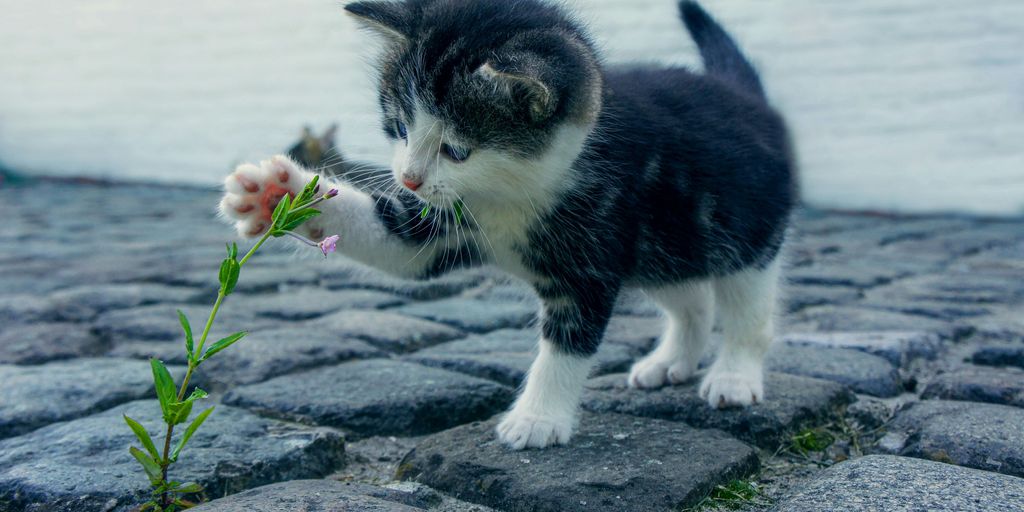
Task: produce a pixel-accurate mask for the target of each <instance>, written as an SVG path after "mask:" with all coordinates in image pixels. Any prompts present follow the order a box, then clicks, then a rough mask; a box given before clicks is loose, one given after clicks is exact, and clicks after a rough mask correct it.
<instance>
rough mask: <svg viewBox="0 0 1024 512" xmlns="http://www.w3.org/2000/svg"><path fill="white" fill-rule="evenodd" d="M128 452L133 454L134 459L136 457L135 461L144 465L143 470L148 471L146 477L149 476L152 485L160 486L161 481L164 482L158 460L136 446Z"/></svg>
mask: <svg viewBox="0 0 1024 512" xmlns="http://www.w3.org/2000/svg"><path fill="white" fill-rule="evenodd" d="M128 451H129V452H131V454H132V457H135V460H137V461H139V464H142V469H144V470H145V471H146V475H147V476H149V481H150V483H152V484H153V485H158V484H159V483H160V481H161V480H163V475H161V469H160V464H158V463H157V461H156V460H153V459H151V458H150V457H149V455H146V454H145V453H144V452H143V451H142V450H140V449H138V448H136V447H134V446H132V447H130V448H128Z"/></svg>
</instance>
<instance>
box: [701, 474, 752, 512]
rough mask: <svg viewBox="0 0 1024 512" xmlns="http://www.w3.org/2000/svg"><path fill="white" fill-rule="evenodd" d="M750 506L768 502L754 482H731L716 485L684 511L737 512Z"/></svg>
mask: <svg viewBox="0 0 1024 512" xmlns="http://www.w3.org/2000/svg"><path fill="white" fill-rule="evenodd" d="M752 505H759V506H767V505H768V501H767V500H765V499H764V498H763V496H762V495H761V490H760V489H759V488H758V487H757V484H756V483H754V482H748V481H746V480H733V481H731V482H729V483H727V484H725V485H716V486H715V488H714V489H712V490H711V493H710V494H708V495H707V496H705V497H704V499H702V500H700V501H699V502H698V503H697V504H696V505H694V506H693V507H691V508H688V509H686V511H688V512H689V511H698V510H715V509H723V508H724V509H727V510H739V509H741V508H745V507H748V506H752Z"/></svg>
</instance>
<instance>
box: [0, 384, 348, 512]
mask: <svg viewBox="0 0 1024 512" xmlns="http://www.w3.org/2000/svg"><path fill="white" fill-rule="evenodd" d="M122 414H127V415H128V416H130V417H132V418H134V419H136V420H138V421H140V422H141V423H142V424H143V425H146V426H147V428H149V430H150V435H152V436H153V441H154V443H156V444H157V445H158V446H159V445H161V444H162V442H163V441H162V439H163V435H162V433H159V432H157V428H154V427H158V426H159V425H161V423H160V419H159V418H160V406H159V405H158V404H157V403H156V402H155V401H148V400H147V401H136V402H131V403H128V404H125V405H122V406H119V407H116V408H114V409H111V410H109V411H106V412H104V413H102V414H96V415H93V416H89V417H86V418H82V419H78V420H74V421H69V422H66V423H57V424H54V425H51V426H49V427H45V428H42V429H40V430H37V431H35V432H32V433H31V434H27V435H24V436H19V437H15V438H11V439H6V440H3V441H0V507H5V508H3V510H38V511H43V510H46V511H53V512H93V511H95V512H100V511H103V512H127V511H128V510H130V509H131V508H132V507H133V506H134V505H135V504H138V503H140V502H141V501H144V499H145V497H146V496H147V495H148V494H149V489H148V486H149V482H148V481H146V478H145V476H144V474H142V472H141V470H140V469H139V467H138V462H136V461H135V459H134V458H132V456H131V455H129V453H128V447H129V446H130V445H132V444H136V443H137V441H136V440H135V437H134V435H133V434H132V432H131V430H129V429H128V427H127V426H126V425H125V424H124V421H123V420H122V419H121V416H122ZM41 452H45V454H46V456H45V457H40V456H39V454H40V453H41ZM344 454H345V449H344V443H343V438H342V436H341V435H340V434H339V433H338V432H336V431H333V430H330V429H325V428H311V427H303V426H298V425H295V424H290V423H284V422H280V421H276V420H270V419H265V418H260V417H258V416H256V415H253V414H250V413H248V412H246V411H243V410H241V409H236V408H232V407H226V406H222V405H221V406H217V408H216V410H214V412H213V414H211V415H210V416H209V418H207V420H206V421H205V422H204V423H203V426H202V428H201V429H199V430H198V431H197V432H196V434H195V436H194V437H193V438H192V439H191V440H190V441H189V444H188V445H187V446H186V447H185V449H184V450H183V451H182V454H181V457H180V459H179V461H178V463H177V464H175V466H174V471H175V473H172V475H171V476H172V478H173V477H175V476H178V477H182V478H184V477H187V478H188V479H189V480H192V481H196V482H198V483H200V484H202V485H204V486H205V488H206V489H205V491H206V493H207V494H208V495H209V496H211V497H217V496H224V495H226V494H232V493H236V492H239V491H242V490H245V489H248V488H250V487H256V486H259V485H263V484H268V483H271V482H277V481H282V480H292V479H298V478H316V477H321V476H324V475H326V474H328V473H329V472H330V471H332V470H333V469H335V468H337V467H339V466H341V465H342V464H343V463H344Z"/></svg>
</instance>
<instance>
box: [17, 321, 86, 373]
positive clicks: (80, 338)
mask: <svg viewBox="0 0 1024 512" xmlns="http://www.w3.org/2000/svg"><path fill="white" fill-rule="evenodd" d="M104 348H105V344H104V343H103V342H102V341H100V339H99V338H98V337H97V336H94V335H93V334H92V333H90V332H89V331H88V330H86V329H82V326H80V325H78V324H73V323H65V322H60V323H56V322H44V323H37V324H26V325H14V326H10V327H8V328H6V329H4V330H2V331H0V364H8V363H13V364H39V363H45V362H47V361H53V360H57V359H71V358H74V357H87V356H94V355H98V354H100V353H101V352H102V351H103V350H104Z"/></svg>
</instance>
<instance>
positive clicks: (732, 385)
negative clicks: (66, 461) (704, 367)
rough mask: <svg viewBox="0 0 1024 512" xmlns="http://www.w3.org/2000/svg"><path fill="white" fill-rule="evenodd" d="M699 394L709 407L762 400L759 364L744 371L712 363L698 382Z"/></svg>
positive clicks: (743, 405)
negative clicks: (702, 378) (720, 366)
mask: <svg viewBox="0 0 1024 512" xmlns="http://www.w3.org/2000/svg"><path fill="white" fill-rule="evenodd" d="M700 396H701V398H703V399H705V400H707V401H708V403H709V404H710V405H711V407H717V408H719V409H722V408H725V407H746V406H748V405H751V404H756V403H760V402H763V401H764V378H763V377H762V375H761V369H760V365H757V368H747V369H746V370H745V371H736V370H725V369H718V368H716V367H715V366H714V365H712V367H711V370H709V371H708V374H707V375H705V376H704V380H703V381H702V382H701V384H700Z"/></svg>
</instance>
